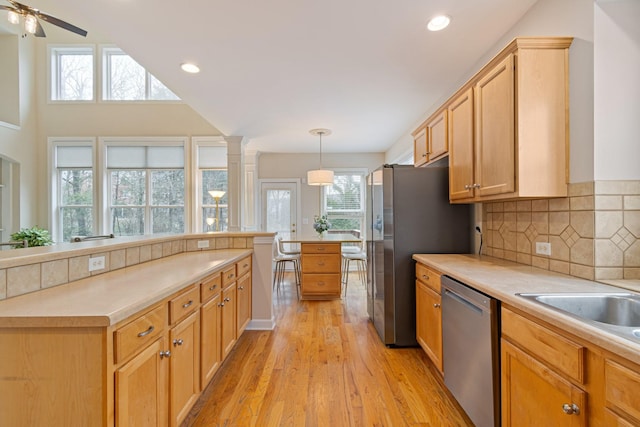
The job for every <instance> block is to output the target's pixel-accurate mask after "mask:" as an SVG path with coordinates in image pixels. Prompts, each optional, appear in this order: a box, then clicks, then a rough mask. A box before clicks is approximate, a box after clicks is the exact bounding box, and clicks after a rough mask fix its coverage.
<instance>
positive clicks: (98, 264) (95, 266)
mask: <svg viewBox="0 0 640 427" xmlns="http://www.w3.org/2000/svg"><path fill="white" fill-rule="evenodd" d="M103 269H104V256H97V257H93V258H89V271H96V270H103Z"/></svg>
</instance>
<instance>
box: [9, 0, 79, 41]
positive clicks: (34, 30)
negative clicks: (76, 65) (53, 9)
mask: <svg viewBox="0 0 640 427" xmlns="http://www.w3.org/2000/svg"><path fill="white" fill-rule="evenodd" d="M7 2H9V3H10V6H4V5H0V10H1V9H4V10H7V11H9V14H8V16H7V18H8V19H9V22H11V23H12V24H18V23H20V15H22V16H23V18H24V29H25V31H26V32H27V33H29V34H33V35H34V36H36V37H46V34H45V33H44V29H43V28H42V25H40V21H39V20H38V19H42V20H43V21H45V22H48V23H49V24H53V25H55V26H57V27H60V28H64V29H65V30H68V31H71V32H72V33H76V34H79V35H81V36H82V37H86V36H87V32H86V31H85V30H83V29H82V28H78V27H76V26H75V25H71V24H69V23H68V22H64V21H63V20H61V19H58V18H55V17H53V16H51V15H47V14H46V13H43V12H41V11H39V10H38V9H36V8H33V7H31V6H27V5H25V4H22V3H18V2H17V1H14V0H7Z"/></svg>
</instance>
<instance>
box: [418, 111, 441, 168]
mask: <svg viewBox="0 0 640 427" xmlns="http://www.w3.org/2000/svg"><path fill="white" fill-rule="evenodd" d="M447 132H448V130H447V110H446V109H441V110H439V111H438V112H436V113H435V114H433V115H432V116H431V117H429V119H427V121H426V122H424V123H423V124H422V125H421V126H420V127H419V128H418V129H416V131H415V132H413V164H414V166H416V167H418V166H422V165H425V164H427V163H431V162H433V161H436V160H438V159H440V158H442V157H444V156H445V155H446V154H447V153H448V152H449V151H448V147H449V141H448V139H447Z"/></svg>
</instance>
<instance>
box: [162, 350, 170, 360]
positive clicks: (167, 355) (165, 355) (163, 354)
mask: <svg viewBox="0 0 640 427" xmlns="http://www.w3.org/2000/svg"><path fill="white" fill-rule="evenodd" d="M165 357H171V352H170V351H169V350H165V351H161V352H160V359H163V358H165Z"/></svg>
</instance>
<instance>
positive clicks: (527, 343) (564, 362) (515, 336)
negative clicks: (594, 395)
mask: <svg viewBox="0 0 640 427" xmlns="http://www.w3.org/2000/svg"><path fill="white" fill-rule="evenodd" d="M502 336H503V337H507V338H508V339H509V340H510V341H511V342H513V343H516V344H518V345H519V346H520V347H521V348H523V349H525V350H527V351H528V352H529V353H530V354H532V355H534V356H535V357H536V358H538V359H540V360H541V361H543V362H545V363H546V364H547V365H549V366H551V367H554V368H555V369H556V371H557V372H558V373H560V374H563V375H566V376H568V377H569V378H571V379H573V380H574V381H576V382H578V383H580V384H584V370H585V367H584V359H585V352H586V348H585V347H584V346H582V345H580V344H578V343H575V342H573V341H571V340H569V339H567V338H565V337H563V336H561V335H558V334H557V333H555V332H553V331H551V330H549V329H547V328H545V327H544V326H541V325H538V324H537V323H535V322H533V321H531V320H529V319H526V318H524V317H522V316H520V315H518V314H516V313H514V312H512V311H510V310H508V309H506V308H502Z"/></svg>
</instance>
